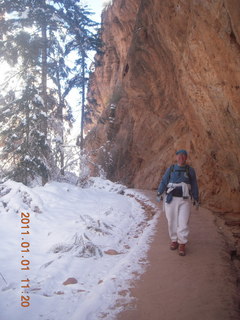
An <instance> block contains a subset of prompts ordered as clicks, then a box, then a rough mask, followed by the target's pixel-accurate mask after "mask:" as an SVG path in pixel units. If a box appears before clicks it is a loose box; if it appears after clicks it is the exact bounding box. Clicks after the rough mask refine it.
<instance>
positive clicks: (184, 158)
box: [177, 153, 187, 166]
mask: <svg viewBox="0 0 240 320" xmlns="http://www.w3.org/2000/svg"><path fill="white" fill-rule="evenodd" d="M186 161H187V156H186V155H185V154H184V153H179V154H178V155H177V163H178V165H179V166H184V165H185V164H186Z"/></svg>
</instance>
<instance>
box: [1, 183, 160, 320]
mask: <svg viewBox="0 0 240 320" xmlns="http://www.w3.org/2000/svg"><path fill="white" fill-rule="evenodd" d="M134 197H137V198H138V199H139V200H141V201H144V202H147V203H148V205H150V206H151V205H152V204H151V203H150V202H149V201H148V199H147V198H146V197H144V196H142V195H140V194H139V193H137V192H136V191H134V190H130V189H127V188H126V187H125V186H123V185H121V184H117V183H113V182H110V181H108V180H104V179H101V178H91V179H90V182H89V185H88V187H87V188H84V189H83V188H79V187H77V186H73V185H70V184H68V183H59V182H51V183H48V184H46V185H45V186H44V187H40V186H37V187H34V188H29V187H26V186H24V185H23V184H21V183H17V182H13V181H11V180H8V181H7V182H5V183H3V184H1V185H0V233H1V251H0V260H1V261H4V263H2V264H1V266H0V310H1V320H16V317H17V319H18V320H40V319H41V320H65V319H68V320H79V319H81V320H97V319H100V318H101V316H102V315H103V313H104V314H107V318H106V319H108V320H110V319H113V318H114V316H115V315H116V313H117V312H119V311H120V310H121V307H120V306H118V307H117V306H116V302H117V301H118V300H119V299H121V302H122V303H121V304H123V303H127V302H129V301H130V299H131V298H130V294H129V292H128V288H129V286H130V284H129V282H130V281H132V279H133V278H134V277H135V278H136V277H138V276H139V274H141V273H142V272H143V271H144V270H145V267H146V265H147V261H146V252H147V250H148V247H149V243H150V240H151V237H152V235H153V233H154V228H155V225H156V221H157V215H155V217H154V218H153V219H152V220H147V217H146V215H145V212H144V210H143V208H142V205H141V204H140V203H139V201H136V200H135V198H134ZM22 213H24V214H27V213H29V215H30V217H29V220H30V221H29V223H28V220H22V221H23V222H21V218H22V217H23V214H22ZM21 216H22V217H21ZM26 223H28V224H26ZM27 225H28V226H29V228H28V227H26V228H22V227H23V226H27ZM23 230H24V231H26V230H27V231H29V232H30V234H22V232H23ZM23 243H24V245H23ZM26 243H29V247H28V248H29V252H22V251H21V250H22V249H23V248H25V246H27V244H26ZM23 250H24V249H23ZM21 261H24V262H23V263H27V262H26V261H29V262H30V264H29V267H30V270H21V268H22V267H23V265H22V264H21ZM26 279H29V280H30V281H29V285H30V288H23V285H24V284H26V283H28V282H24V281H22V280H26ZM69 279H70V280H71V281H69ZM69 282H70V284H67V283H69ZM123 290H126V291H127V293H126V296H125V297H123V296H121V294H120V292H121V291H123ZM27 296H29V299H30V300H29V302H30V306H29V307H22V306H21V297H27ZM22 299H24V298H22Z"/></svg>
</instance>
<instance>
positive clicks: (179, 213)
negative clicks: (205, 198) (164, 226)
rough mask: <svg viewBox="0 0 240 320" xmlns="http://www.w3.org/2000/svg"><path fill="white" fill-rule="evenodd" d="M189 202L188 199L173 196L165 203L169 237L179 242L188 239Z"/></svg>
mask: <svg viewBox="0 0 240 320" xmlns="http://www.w3.org/2000/svg"><path fill="white" fill-rule="evenodd" d="M190 204H191V202H190V200H189V199H183V198H180V197H173V199H172V201H171V203H165V213H166V217H167V221H168V232H169V236H170V239H171V240H172V241H174V242H175V241H177V242H178V243H179V244H185V243H187V241H188V234H189V229H188V221H189V217H190Z"/></svg>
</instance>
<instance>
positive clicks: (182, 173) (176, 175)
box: [158, 164, 199, 201]
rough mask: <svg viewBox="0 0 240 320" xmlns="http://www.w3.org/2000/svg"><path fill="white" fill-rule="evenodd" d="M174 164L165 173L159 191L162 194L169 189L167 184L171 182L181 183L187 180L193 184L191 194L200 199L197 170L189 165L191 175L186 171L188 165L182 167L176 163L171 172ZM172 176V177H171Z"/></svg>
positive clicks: (195, 198)
mask: <svg viewBox="0 0 240 320" xmlns="http://www.w3.org/2000/svg"><path fill="white" fill-rule="evenodd" d="M171 168H172V166H171V167H169V168H168V169H167V170H166V172H165V173H164V176H163V178H162V180H161V182H160V184H159V187H158V193H160V194H162V193H163V192H164V191H166V189H167V185H168V183H169V182H172V183H181V182H185V183H188V184H190V185H191V195H192V196H193V198H194V200H196V201H198V200H199V196H198V184H197V178H196V173H195V170H194V169H193V168H192V167H190V166H189V176H190V177H189V176H188V173H187V171H186V166H184V167H180V166H179V165H178V164H175V165H174V169H173V172H171V171H172V170H171ZM169 177H170V179H169Z"/></svg>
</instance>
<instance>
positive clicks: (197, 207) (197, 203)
mask: <svg viewBox="0 0 240 320" xmlns="http://www.w3.org/2000/svg"><path fill="white" fill-rule="evenodd" d="M193 205H194V206H195V207H196V210H198V209H199V206H200V202H199V201H197V200H194V201H193Z"/></svg>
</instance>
